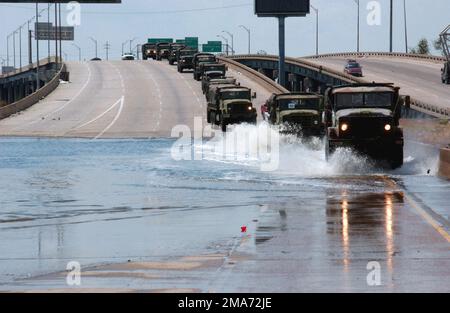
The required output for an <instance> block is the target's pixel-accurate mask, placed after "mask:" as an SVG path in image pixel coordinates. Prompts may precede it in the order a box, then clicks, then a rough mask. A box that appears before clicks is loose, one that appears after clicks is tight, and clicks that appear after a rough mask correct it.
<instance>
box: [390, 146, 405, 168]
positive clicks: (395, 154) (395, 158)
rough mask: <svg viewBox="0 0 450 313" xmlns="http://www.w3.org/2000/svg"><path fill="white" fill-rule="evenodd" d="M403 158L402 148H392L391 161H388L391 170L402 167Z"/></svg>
mask: <svg viewBox="0 0 450 313" xmlns="http://www.w3.org/2000/svg"><path fill="white" fill-rule="evenodd" d="M403 158H404V154H403V147H402V146H399V147H394V148H393V151H392V156H391V160H390V165H391V168H392V169H393V170H395V169H397V168H400V167H402V166H403Z"/></svg>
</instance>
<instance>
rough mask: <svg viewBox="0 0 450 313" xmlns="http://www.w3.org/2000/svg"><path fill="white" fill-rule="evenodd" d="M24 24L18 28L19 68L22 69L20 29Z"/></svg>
mask: <svg viewBox="0 0 450 313" xmlns="http://www.w3.org/2000/svg"><path fill="white" fill-rule="evenodd" d="M24 26H25V24H23V25H20V27H19V67H20V68H22V28H23V27H24Z"/></svg>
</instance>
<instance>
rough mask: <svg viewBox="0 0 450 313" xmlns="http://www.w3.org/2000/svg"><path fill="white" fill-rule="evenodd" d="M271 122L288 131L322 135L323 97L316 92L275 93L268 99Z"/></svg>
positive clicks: (306, 134) (283, 130) (299, 133)
mask: <svg viewBox="0 0 450 313" xmlns="http://www.w3.org/2000/svg"><path fill="white" fill-rule="evenodd" d="M267 111H268V112H267V113H268V115H269V122H270V123H271V124H273V125H277V126H280V128H281V129H280V130H281V131H282V132H286V133H292V134H298V135H304V136H322V135H323V133H324V125H323V121H322V113H323V97H322V96H321V95H319V94H315V93H288V94H273V95H272V96H271V97H270V99H269V100H268V101H267Z"/></svg>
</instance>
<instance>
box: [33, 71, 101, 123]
mask: <svg viewBox="0 0 450 313" xmlns="http://www.w3.org/2000/svg"><path fill="white" fill-rule="evenodd" d="M86 65H87V70H88V79H87V81H86V82H85V83H84V85H83V87H81V89H80V90H79V91H78V93H77V94H76V95H75V96H74V97H73V98H72V99H70V101H68V102H66V103H65V104H64V105H63V106H61V107H59V108H58V109H56V110H55V111H53V112H50V113H49V114H47V115H45V116H44V117H42V118H41V119H40V120H36V121H34V122H31V123H29V125H33V124H35V123H38V122H40V121H42V119H44V120H45V119H47V118H49V117H50V116H52V115H53V114H55V113H58V112H59V111H61V110H63V109H64V108H66V107H67V106H68V105H70V104H71V103H72V102H73V101H74V100H75V99H76V98H78V97H79V96H80V95H81V93H82V92H83V91H84V90H85V89H86V87H87V86H88V85H89V83H90V82H91V76H92V73H91V69H90V67H89V63H86Z"/></svg>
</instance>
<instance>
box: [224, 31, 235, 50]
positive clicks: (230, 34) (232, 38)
mask: <svg viewBox="0 0 450 313" xmlns="http://www.w3.org/2000/svg"><path fill="white" fill-rule="evenodd" d="M222 33H226V34H228V35H229V36H230V37H231V55H234V35H233V34H232V33H230V32H229V31H226V30H223V31H222Z"/></svg>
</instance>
